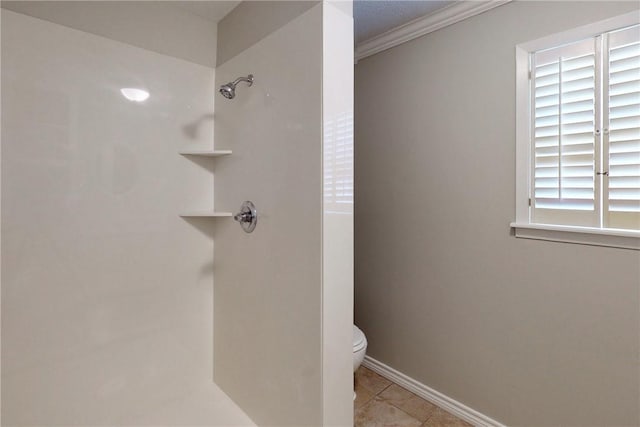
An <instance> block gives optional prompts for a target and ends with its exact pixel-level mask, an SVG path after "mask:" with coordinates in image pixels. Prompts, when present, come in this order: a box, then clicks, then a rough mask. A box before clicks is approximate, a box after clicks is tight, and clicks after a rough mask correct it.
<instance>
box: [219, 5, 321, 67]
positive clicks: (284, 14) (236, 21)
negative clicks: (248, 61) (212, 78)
mask: <svg viewBox="0 0 640 427" xmlns="http://www.w3.org/2000/svg"><path fill="white" fill-rule="evenodd" d="M316 4H318V1H316V0H309V1H264V0H263V1H243V2H242V3H240V4H239V5H238V6H236V7H235V8H234V9H233V10H232V11H231V12H230V13H229V14H228V15H226V16H225V17H224V18H223V19H221V20H220V22H218V34H219V39H218V61H217V62H218V65H221V64H224V63H225V62H227V61H228V60H229V59H231V58H233V57H234V56H236V55H237V54H239V53H240V52H243V51H244V50H246V49H247V48H249V47H250V46H252V45H253V44H255V43H256V42H258V41H260V40H262V39H263V38H265V37H266V36H267V35H269V34H270V33H272V32H273V31H275V30H277V29H278V28H280V27H282V26H283V25H284V24H286V23H287V22H289V21H291V20H292V19H294V18H296V17H298V16H300V15H302V14H303V13H304V12H306V11H307V10H309V9H311V8H312V7H313V6H314V5H316Z"/></svg>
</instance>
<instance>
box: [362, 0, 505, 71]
mask: <svg viewBox="0 0 640 427" xmlns="http://www.w3.org/2000/svg"><path fill="white" fill-rule="evenodd" d="M510 1H511V0H489V1H473V0H462V1H456V2H455V3H453V4H452V5H451V6H447V7H444V8H442V9H440V10H437V11H435V12H433V13H430V14H428V15H425V16H423V17H420V18H418V19H414V20H413V21H410V22H407V23H406V24H403V25H401V26H399V27H396V28H394V29H392V30H389V31H387V32H384V33H382V34H380V35H378V36H375V37H372V38H370V39H368V40H365V41H363V42H362V43H359V44H358V45H357V46H356V49H355V59H356V62H358V61H359V60H360V59H363V58H366V57H367V56H371V55H374V54H376V53H378V52H382V51H383V50H387V49H390V48H392V47H394V46H398V45H399V44H402V43H405V42H408V41H409V40H413V39H415V38H418V37H420V36H424V35H425V34H429V33H431V32H433V31H436V30H439V29H440V28H444V27H446V26H449V25H452V24H455V23H456V22H460V21H462V20H464V19H467V18H471V17H472V16H476V15H479V14H481V13H482V12H486V11H487V10H491V9H493V8H495V7H498V6H502V5H503V4H505V3H509V2H510Z"/></svg>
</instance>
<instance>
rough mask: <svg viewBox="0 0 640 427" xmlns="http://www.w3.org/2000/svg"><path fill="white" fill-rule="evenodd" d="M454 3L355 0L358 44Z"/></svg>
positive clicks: (354, 14) (354, 10)
mask: <svg viewBox="0 0 640 427" xmlns="http://www.w3.org/2000/svg"><path fill="white" fill-rule="evenodd" d="M453 3H454V2H453V1H435V0H421V1H420V0H413V1H406V0H355V1H354V2H353V20H354V27H355V41H356V45H357V44H359V43H361V42H363V41H365V40H368V39H370V38H372V37H374V36H377V35H379V34H382V33H384V32H386V31H389V30H391V29H393V28H396V27H398V26H400V25H402V24H406V23H407V22H409V21H413V20H414V19H416V18H419V17H421V16H424V15H428V14H430V13H433V12H435V11H436V10H438V9H441V8H443V7H446V6H449V5H451V4H453Z"/></svg>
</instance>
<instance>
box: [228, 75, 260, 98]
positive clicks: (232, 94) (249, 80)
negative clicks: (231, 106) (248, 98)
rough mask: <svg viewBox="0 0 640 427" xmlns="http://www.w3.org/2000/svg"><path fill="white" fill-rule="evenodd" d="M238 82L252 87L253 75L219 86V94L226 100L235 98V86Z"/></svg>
mask: <svg viewBox="0 0 640 427" xmlns="http://www.w3.org/2000/svg"><path fill="white" fill-rule="evenodd" d="M240 82H246V83H248V84H249V86H251V85H253V74H249V75H248V76H247V77H238V78H237V79H235V80H234V81H232V82H229V83H227V84H224V85H222V86H220V93H221V94H222V96H224V97H225V98H227V99H233V98H235V97H236V85H237V84H238V83H240Z"/></svg>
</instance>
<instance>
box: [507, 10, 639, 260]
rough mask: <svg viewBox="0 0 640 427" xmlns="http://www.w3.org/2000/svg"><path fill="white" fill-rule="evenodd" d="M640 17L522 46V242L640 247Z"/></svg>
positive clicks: (519, 199)
mask: <svg viewBox="0 0 640 427" xmlns="http://www.w3.org/2000/svg"><path fill="white" fill-rule="evenodd" d="M638 16H639V14H638V13H637V12H635V13H632V14H628V15H623V16H621V17H618V18H614V19H610V20H607V21H603V22H600V23H597V24H593V25H588V26H585V27H581V28H578V29H575V30H571V31H568V32H565V33H561V34H556V35H553V36H550V37H546V38H544V39H540V40H537V41H534V42H530V43H525V44H523V45H520V46H518V47H517V49H516V56H517V58H516V59H517V70H516V71H517V86H518V87H517V96H518V99H517V139H518V146H517V157H518V159H517V174H518V175H517V184H516V185H517V192H518V194H517V206H516V222H515V223H514V224H512V225H513V226H514V227H515V228H516V235H517V236H519V237H532V238H544V239H545V240H563V241H565V240H568V241H572V242H574V243H591V244H604V245H607V246H622V247H631V248H635V249H640V25H639V22H638ZM531 230H542V232H532V231H531ZM562 233H579V234H582V235H587V237H585V236H582V237H580V238H578V240H580V241H576V240H575V239H577V237H576V235H575V234H574V235H572V236H571V237H569V238H567V237H566V235H565V236H564V237H563V236H562V235H561V234H562ZM531 234H534V235H537V237H536V236H531ZM588 235H597V236H600V237H597V238H595V240H593V238H592V237H588ZM602 236H613V240H615V242H614V243H611V241H612V239H607V238H603V237H602ZM590 239H591V240H593V241H591V240H590ZM606 240H609V243H607V241H606ZM621 242H622V243H621Z"/></svg>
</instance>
